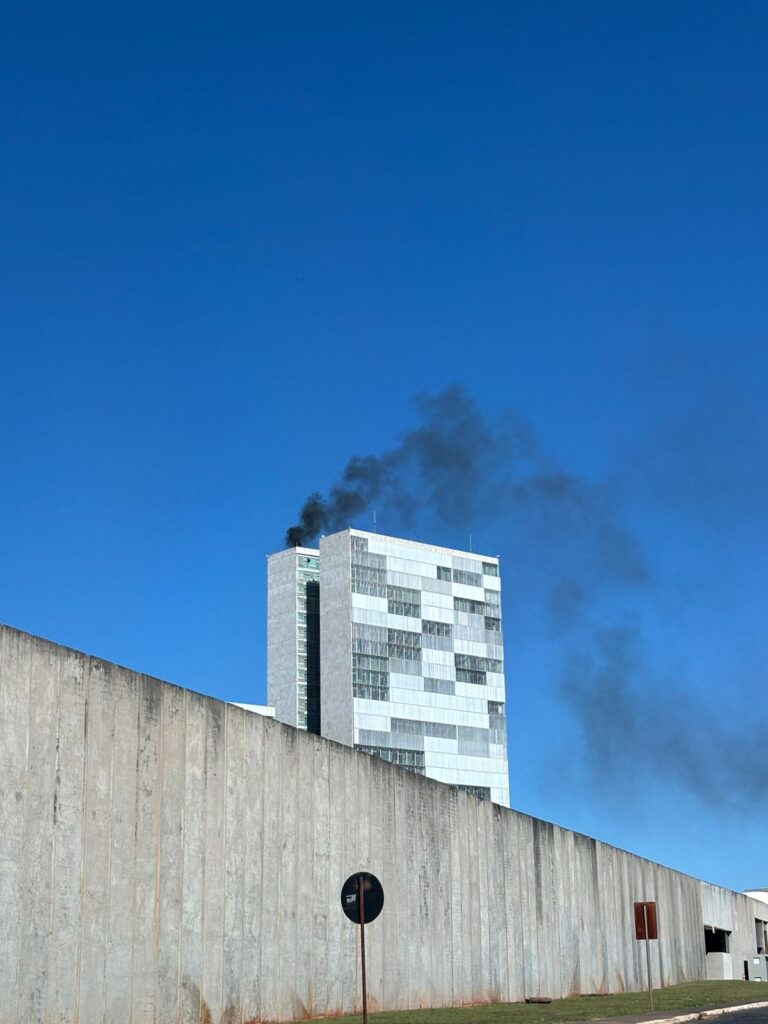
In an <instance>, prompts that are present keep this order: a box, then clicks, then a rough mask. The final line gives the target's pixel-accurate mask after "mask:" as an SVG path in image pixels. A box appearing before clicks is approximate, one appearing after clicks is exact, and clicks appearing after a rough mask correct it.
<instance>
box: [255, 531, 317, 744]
mask: <svg viewBox="0 0 768 1024" xmlns="http://www.w3.org/2000/svg"><path fill="white" fill-rule="evenodd" d="M319 554H320V553H319V552H318V551H316V550H314V549H312V548H288V549H287V550H286V551H280V552H278V553H277V554H275V555H270V556H269V561H268V568H267V578H268V593H267V689H268V700H269V704H270V706H271V707H273V708H274V709H275V717H276V718H277V719H278V720H279V721H280V722H285V723H287V724H288V725H292V726H294V727H295V728H297V729H308V730H309V731H310V732H314V733H319V732H320V640H319V629H320V561H319Z"/></svg>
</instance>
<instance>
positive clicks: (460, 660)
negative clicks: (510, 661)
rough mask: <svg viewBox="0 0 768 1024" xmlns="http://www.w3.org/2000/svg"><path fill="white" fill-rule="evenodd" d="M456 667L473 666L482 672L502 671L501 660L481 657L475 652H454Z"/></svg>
mask: <svg viewBox="0 0 768 1024" xmlns="http://www.w3.org/2000/svg"><path fill="white" fill-rule="evenodd" d="M453 659H454V662H455V665H456V668H472V669H476V670H478V671H480V672H501V662H500V661H498V660H497V659H496V658H479V657H477V655H475V654H454V656H453Z"/></svg>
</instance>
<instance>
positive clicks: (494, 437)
mask: <svg viewBox="0 0 768 1024" xmlns="http://www.w3.org/2000/svg"><path fill="white" fill-rule="evenodd" d="M416 405H417V411H418V414H419V417H420V423H419V425H418V426H417V427H416V428H415V429H413V430H410V431H408V432H407V433H405V434H403V435H402V437H401V439H400V441H399V443H398V444H397V445H395V446H394V447H393V448H392V449H391V450H390V451H388V452H384V453H383V454H381V455H370V454H369V455H356V456H354V457H353V458H351V459H350V460H349V462H348V463H347V465H346V467H345V469H344V470H343V472H342V473H341V476H340V477H339V479H338V480H337V481H336V482H335V483H334V484H333V485H332V486H331V488H330V489H329V491H328V494H327V496H323V495H322V494H319V493H317V492H313V493H312V494H310V495H309V497H308V498H307V499H306V501H305V502H304V504H303V506H302V508H301V511H300V512H299V518H298V522H297V523H296V524H295V525H294V526H291V527H290V528H289V529H288V530H287V532H286V535H285V543H286V546H289V547H290V546H306V545H308V544H311V543H312V542H313V541H314V540H315V539H316V538H317V537H318V536H319V535H320V534H321V533H334V532H336V531H338V530H343V529H346V528H347V527H349V526H351V525H354V524H355V521H356V520H359V517H360V516H361V515H363V514H364V513H366V512H368V511H369V510H371V509H372V508H376V509H377V511H379V512H382V513H384V516H385V519H386V521H387V522H391V523H394V524H395V525H396V527H397V528H398V529H410V528H412V527H413V526H414V524H416V525H419V526H422V527H423V526H425V525H430V526H431V525H433V524H434V523H435V522H436V523H438V524H442V525H444V526H446V527H449V528H459V527H461V528H464V529H465V530H468V531H471V529H472V527H473V524H478V523H481V522H482V523H486V524H487V523H495V524H499V523H501V524H503V527H504V535H505V538H506V539H507V540H508V541H509V540H511V541H512V542H513V543H514V542H515V541H516V542H517V543H520V544H522V545H523V546H525V547H526V548H530V546H531V545H532V544H533V545H537V546H539V545H543V546H547V547H548V548H549V550H550V551H559V552H561V557H560V558H559V559H558V560H557V566H558V567H557V573H556V575H557V579H556V580H553V583H552V585H553V587H555V586H557V585H558V584H562V585H563V586H564V587H566V588H567V587H568V585H569V584H568V583H567V580H566V582H565V583H563V577H567V576H568V573H571V574H572V575H575V577H577V578H578V580H579V582H578V584H577V585H575V586H576V589H578V590H579V592H580V593H582V594H584V593H587V592H589V591H590V590H591V589H593V588H594V587H595V586H596V585H598V584H599V581H604V580H606V579H607V580H621V581H623V580H627V581H632V582H641V581H643V580H644V579H645V578H646V577H647V567H646V565H645V561H644V559H643V556H642V553H641V551H640V546H639V544H638V543H637V541H636V539H635V538H634V537H633V536H632V534H631V532H630V531H629V530H627V529H626V528H625V527H624V526H623V524H622V523H621V521H620V518H619V516H618V515H617V513H616V510H615V507H614V501H613V498H612V495H611V492H610V489H609V488H606V487H603V486H598V485H594V484H590V483H587V482H586V481H584V480H580V479H579V478H577V477H576V476H574V475H573V474H571V473H567V472H565V471H564V470H563V469H562V468H561V467H560V466H559V465H557V464H556V463H555V461H554V460H553V459H551V458H550V457H549V456H547V455H546V453H545V452H544V450H543V448H542V446H541V444H540V442H539V440H538V439H537V437H536V435H535V432H534V431H533V429H532V428H531V427H530V425H529V424H528V423H527V422H526V421H525V420H524V419H523V418H522V417H521V416H519V415H517V414H516V413H514V412H512V411H511V410H505V411H504V412H502V413H501V414H498V415H495V416H492V415H490V414H487V413H484V412H483V411H482V410H481V409H480V408H479V406H478V405H477V403H476V402H475V401H474V400H473V398H472V397H471V396H470V395H469V394H468V393H467V392H466V391H465V390H464V389H463V388H461V387H451V388H448V389H446V390H445V391H441V392H439V393H438V394H436V395H421V396H419V397H418V398H417V400H416ZM566 549H567V550H566ZM551 561H552V560H551V559H548V562H550V563H551Z"/></svg>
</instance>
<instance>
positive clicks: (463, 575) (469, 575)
mask: <svg viewBox="0 0 768 1024" xmlns="http://www.w3.org/2000/svg"><path fill="white" fill-rule="evenodd" d="M453 582H454V583H466V584H467V585H468V586H470V587H482V585H483V577H482V576H481V575H480V573H479V572H467V570H466V569H454V570H453Z"/></svg>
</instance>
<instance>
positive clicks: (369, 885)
mask: <svg viewBox="0 0 768 1024" xmlns="http://www.w3.org/2000/svg"><path fill="white" fill-rule="evenodd" d="M361 880H362V886H363V921H362V923H363V924H370V923H371V921H375V920H376V918H377V917H378V916H379V914H380V913H381V908H382V907H383V906H384V890H383V889H382V887H381V882H380V881H379V880H378V878H377V877H376V876H375V875H371V874H369V873H368V872H367V871H358V872H357V873H356V874H354V875H350V876H349V878H348V879H347V880H346V882H345V883H344V885H342V887H341V909H342V910H343V911H344V913H345V914H346V915H347V917H348V918H349V920H350V921H354V923H355V924H360V882H361Z"/></svg>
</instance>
